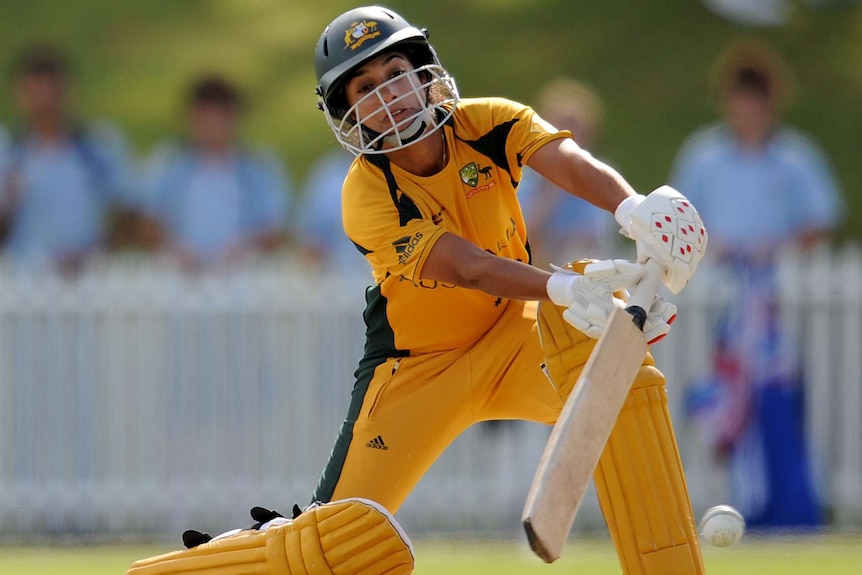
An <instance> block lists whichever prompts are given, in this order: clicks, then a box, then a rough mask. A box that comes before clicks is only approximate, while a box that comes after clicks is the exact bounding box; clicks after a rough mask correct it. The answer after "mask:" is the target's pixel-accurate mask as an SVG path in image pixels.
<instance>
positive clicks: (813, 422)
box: [0, 248, 862, 538]
mask: <svg viewBox="0 0 862 575" xmlns="http://www.w3.org/2000/svg"><path fill="white" fill-rule="evenodd" d="M782 270H783V273H784V277H785V278H786V281H785V283H784V290H785V295H784V297H783V304H784V305H783V308H782V309H783V312H784V317H785V318H786V320H787V329H792V330H794V331H795V332H796V333H798V334H799V335H800V337H801V338H802V341H803V342H804V356H805V361H806V371H807V376H808V378H809V384H808V390H809V394H808V396H807V397H808V404H809V408H810V409H809V414H810V418H809V426H808V427H809V431H810V437H811V441H812V447H813V451H814V454H815V461H816V468H817V472H818V474H817V477H818V479H819V482H820V487H821V489H822V491H823V494H824V497H825V501H826V502H827V504H828V507H829V508H830V509H831V510H833V511H834V522H835V524H836V525H839V526H853V527H857V528H858V527H859V526H860V525H862V385H860V380H862V257H860V254H859V252H858V250H855V249H852V248H848V249H844V250H842V251H839V252H834V253H833V252H825V251H824V252H821V253H818V254H816V256H812V257H810V258H808V259H806V260H805V263H804V265H800V262H799V261H796V260H794V258H793V257H790V258H789V259H788V260H787V262H786V263H785V265H784V266H783V267H782ZM699 274H700V272H699ZM708 278H710V274H709V271H708V270H707V271H705V272H703V275H702V277H701V276H699V281H697V282H695V283H693V284H692V285H691V286H690V287H689V288H687V289H686V290H685V291H684V292H683V294H681V295H680V296H678V297H675V301H677V303H678V304H679V308H680V314H679V317H680V319H679V321H678V322H677V324H676V325H675V327H674V331H673V332H672V334H671V336H670V337H669V338H668V340H667V341H666V342H662V344H660V345H659V346H656V349H655V351H656V355H657V359H658V361H659V362H660V365H661V367H662V369H663V370H664V372H665V373H666V375H667V376H668V381H669V389H670V396H671V401H672V405H671V407H672V410H673V412H674V414H675V417H676V425H677V432H678V435H679V437H680V446H681V450H682V453H683V458H684V461H685V463H686V467H687V473H688V477H689V484H690V490H691V493H692V499H693V503H694V506H695V509H696V511H701V510H703V509H704V508H705V507H706V506H708V505H712V504H715V503H718V502H722V501H724V500H725V497H726V489H727V485H726V481H725V479H726V478H725V476H724V474H723V473H722V471H721V470H720V469H717V468H716V465H715V463H714V462H713V461H712V460H711V459H710V457H709V455H708V453H707V452H706V451H705V450H704V449H703V447H702V446H701V444H700V442H699V441H698V438H697V434H696V433H694V432H693V431H692V429H691V427H690V424H689V423H687V422H686V421H685V419H684V417H683V414H682V409H681V398H682V395H683V393H682V392H683V391H684V387H685V385H686V383H687V382H688V381H690V380H691V378H692V377H695V376H696V375H698V374H699V373H700V371H701V370H702V368H703V365H704V361H705V358H706V355H707V349H708V346H709V333H710V330H709V325H710V322H711V321H712V318H713V315H714V313H715V311H716V310H717V309H718V306H719V305H720V303H721V300H722V297H724V296H723V295H722V294H723V293H725V292H724V291H723V290H722V289H721V286H720V282H718V283H716V282H713V281H712V280H708ZM0 286H2V287H0V538H2V537H15V536H20V535H26V534H31V533H41V534H44V533H48V534H67V533H71V534H75V535H78V536H87V535H106V534H133V535H141V534H148V535H150V536H158V535H159V534H170V535H175V534H178V533H179V532H180V531H182V530H183V529H185V528H188V527H195V528H200V529H206V530H209V531H210V532H213V531H219V530H225V529H228V528H230V527H234V526H240V525H243V524H246V523H248V522H249V521H248V518H247V510H248V508H250V507H251V506H253V505H264V506H271V507H276V508H282V509H288V508H289V507H290V506H291V505H292V504H293V503H294V502H298V503H300V504H305V503H307V501H308V498H309V496H310V493H311V491H312V489H313V488H314V486H315V484H316V482H317V478H318V474H319V472H320V470H321V469H322V468H323V466H324V464H325V461H326V458H327V455H328V453H329V450H330V448H331V446H332V443H333V441H334V439H335V435H336V432H337V430H338V428H339V424H340V422H341V419H342V418H343V416H344V414H345V412H346V409H347V402H348V399H349V392H350V388H351V386H352V373H353V370H354V368H355V365H356V362H357V360H358V358H359V355H360V353H361V351H362V341H363V324H362V317H361V311H362V308H363V306H364V300H363V289H362V286H361V282H360V281H352V282H345V281H344V280H343V279H338V278H330V277H319V276H313V277H308V276H305V275H304V274H303V273H302V272H301V271H300V268H299V266H298V265H296V264H295V262H293V261H292V260H290V259H285V260H276V261H268V262H264V263H263V264H261V265H258V266H255V267H252V268H249V269H246V270H242V271H240V272H237V273H235V274H233V275H222V276H218V275H216V276H208V277H204V278H197V279H191V278H188V277H183V276H181V275H178V274H176V273H174V272H172V271H171V270H170V269H168V268H166V267H164V266H161V265H159V264H158V263H155V262H153V261H149V260H145V261H132V262H130V261H127V260H110V261H106V262H103V263H102V264H100V265H98V266H95V267H94V269H92V270H89V271H88V272H87V273H86V274H84V275H83V276H82V277H81V278H79V279H77V280H75V281H66V280H62V279H59V278H56V277H44V276H43V277H34V276H27V275H22V274H18V273H14V272H12V271H10V270H9V269H8V268H2V269H0ZM547 433H548V429H547V428H546V427H544V426H539V425H533V424H525V423H511V424H504V425H502V426H496V427H489V426H487V425H480V426H477V427H475V428H474V429H472V430H470V431H468V432H467V433H466V434H465V435H464V436H463V437H461V438H460V439H459V440H458V441H456V443H455V444H454V445H453V446H452V447H451V448H450V449H449V451H447V452H446V453H445V454H444V456H443V457H442V458H441V459H440V460H439V461H438V463H437V464H436V465H435V466H434V467H433V468H432V469H431V471H430V472H429V473H428V475H427V476H426V477H425V478H424V479H423V480H422V482H421V483H420V484H419V486H418V487H417V489H416V490H415V491H414V493H413V494H412V495H411V497H410V498H409V499H408V501H407V503H406V504H405V506H404V507H403V508H402V510H401V512H400V513H399V518H400V519H401V521H402V522H403V523H404V525H405V527H406V528H407V529H408V531H409V532H411V533H418V534H421V533H429V532H448V533H462V534H479V535H511V534H514V533H516V532H517V530H518V526H519V521H518V519H519V514H520V509H521V506H522V504H523V499H524V496H525V494H526V491H527V487H528V485H529V481H530V479H531V477H532V474H533V471H534V469H535V465H536V463H537V462H538V458H539V455H540V453H541V450H542V447H543V446H544V442H545V439H546V437H547ZM601 524H602V523H601V516H600V514H599V511H598V506H597V504H596V503H595V500H594V498H593V497H592V496H590V497H588V501H587V502H586V505H585V508H584V511H583V513H582V514H581V515H580V516H579V518H578V523H577V526H578V528H582V529H590V528H593V527H597V526H601Z"/></svg>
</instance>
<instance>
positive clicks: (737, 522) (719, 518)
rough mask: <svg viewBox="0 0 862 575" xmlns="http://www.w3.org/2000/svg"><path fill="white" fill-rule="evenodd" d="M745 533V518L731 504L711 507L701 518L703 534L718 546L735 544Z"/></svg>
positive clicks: (701, 531)
mask: <svg viewBox="0 0 862 575" xmlns="http://www.w3.org/2000/svg"><path fill="white" fill-rule="evenodd" d="M744 533H745V519H743V517H742V514H741V513H740V512H739V511H737V510H736V509H734V508H733V507H731V506H730V505H716V506H715V507H711V508H709V509H708V510H707V511H706V513H704V515H703V519H701V520H700V534H701V536H702V537H703V538H704V539H705V540H707V541H709V542H710V543H712V544H713V545H715V546H716V547H728V546H730V545H733V544H734V543H736V542H737V541H739V540H740V539H742V535H743V534H744Z"/></svg>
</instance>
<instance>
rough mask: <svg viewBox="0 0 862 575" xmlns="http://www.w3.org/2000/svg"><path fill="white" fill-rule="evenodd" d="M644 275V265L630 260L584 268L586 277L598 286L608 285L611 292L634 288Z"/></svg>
mask: <svg viewBox="0 0 862 575" xmlns="http://www.w3.org/2000/svg"><path fill="white" fill-rule="evenodd" d="M643 273H644V266H643V264H639V263H636V262H630V261H628V260H622V259H617V260H602V261H599V262H592V263H589V264H587V265H586V266H585V267H584V277H586V278H587V279H589V280H590V281H592V282H593V283H596V284H606V285H608V287H610V289H611V291H617V290H619V289H623V288H629V287H632V286H634V285H635V284H636V283H637V282H638V280H640V278H641V276H643Z"/></svg>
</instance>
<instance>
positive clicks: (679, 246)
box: [614, 186, 708, 293]
mask: <svg viewBox="0 0 862 575" xmlns="http://www.w3.org/2000/svg"><path fill="white" fill-rule="evenodd" d="M614 218H616V220H617V223H619V224H620V226H621V227H622V230H620V233H622V234H623V235H624V236H626V237H628V238H631V239H633V240H634V242H635V246H636V248H637V259H638V262H639V263H645V262H646V261H647V260H648V259H650V258H652V259H654V260H655V261H657V262H658V263H660V264H661V265H662V267H663V268H664V270H665V273H664V278H663V280H664V284H665V285H666V286H667V288H668V289H669V290H670V291H671V292H673V293H679V292H680V291H681V290H682V288H684V287H685V284H686V283H688V280H689V279H691V277H692V276H693V275H694V272H695V270H697V264H698V263H700V260H701V259H703V255H704V254H705V253H706V244H707V239H708V234H707V233H706V228H705V227H704V226H703V220H701V218H700V214H698V213H697V210H696V209H695V207H694V205H693V204H692V203H691V202H690V201H689V200H688V199H686V197H685V196H683V195H682V194H681V193H679V192H678V191H677V190H675V189H673V188H672V187H670V186H661V187H660V188H658V189H656V190H654V191H653V192H651V193H650V194H649V195H648V196H640V195H637V196H629V197H628V198H626V199H625V200H623V201H622V202H620V205H619V206H617V209H616V211H615V212H614Z"/></svg>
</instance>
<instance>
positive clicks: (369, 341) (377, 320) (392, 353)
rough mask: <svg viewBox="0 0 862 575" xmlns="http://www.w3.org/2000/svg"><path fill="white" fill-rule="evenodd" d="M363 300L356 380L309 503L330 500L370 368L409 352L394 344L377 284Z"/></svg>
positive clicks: (363, 398) (384, 298)
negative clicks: (362, 334)
mask: <svg viewBox="0 0 862 575" xmlns="http://www.w3.org/2000/svg"><path fill="white" fill-rule="evenodd" d="M365 302H366V305H365V311H364V312H363V317H364V318H365V326H366V328H365V353H364V354H363V356H362V359H361V360H359V367H358V368H357V369H356V373H354V376H355V377H356V383H354V385H353V392H352V393H351V395H350V406H349V407H348V409H347V417H346V418H345V420H344V423H342V424H341V430H340V431H339V432H338V438H337V439H336V440H335V446H334V447H333V448H332V452H331V453H330V454H329V461H327V463H326V468H325V469H324V470H323V474H322V475H321V477H320V482H319V483H318V484H317V489H315V491H314V494H313V496H312V502H315V501H320V502H323V503H327V502H329V501H330V500H331V499H332V494H333V493H335V486H336V485H337V484H338V480H339V478H340V477H341V470H342V469H343V468H344V461H345V460H346V459H347V450H348V448H349V447H350V443H351V442H352V441H353V426H354V425H355V424H356V420H357V419H358V418H359V412H360V410H361V409H362V403H363V402H364V401H365V395H366V394H367V393H368V386H369V385H370V384H371V378H373V377H374V370H375V369H377V366H379V365H380V364H382V363H384V362H385V361H386V360H387V359H389V358H390V357H407V356H408V355H410V351H409V350H404V349H397V348H396V347H395V332H394V331H393V329H392V326H391V325H390V324H389V318H388V317H387V315H386V305H387V303H388V300H387V299H386V296H384V295H383V294H382V293H380V286H379V285H376V286H373V287H370V288H368V289H367V290H366V292H365Z"/></svg>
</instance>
